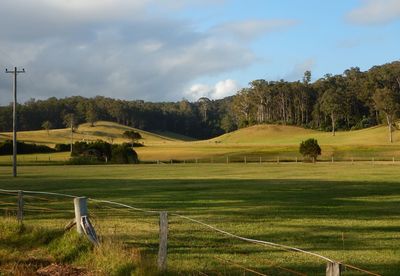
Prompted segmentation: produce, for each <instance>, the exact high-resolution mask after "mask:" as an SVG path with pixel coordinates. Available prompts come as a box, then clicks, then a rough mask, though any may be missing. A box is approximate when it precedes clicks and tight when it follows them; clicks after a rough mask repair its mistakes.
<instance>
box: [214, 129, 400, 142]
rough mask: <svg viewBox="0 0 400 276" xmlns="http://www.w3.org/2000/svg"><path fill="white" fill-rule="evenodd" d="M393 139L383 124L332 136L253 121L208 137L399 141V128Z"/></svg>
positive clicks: (298, 140)
mask: <svg viewBox="0 0 400 276" xmlns="http://www.w3.org/2000/svg"><path fill="white" fill-rule="evenodd" d="M393 137H394V143H392V144H390V143H389V141H388V130H387V127H385V126H376V127H371V128H367V129H362V130H354V131H339V132H336V135H335V136H332V134H331V133H330V132H322V131H316V130H310V129H304V128H301V127H295V126H282V125H255V126H251V127H247V128H243V129H239V130H237V131H234V132H230V133H227V134H224V135H222V136H219V137H217V138H214V139H211V140H209V141H211V142H215V143H226V144H231V143H237V144H267V145H270V146H273V145H276V146H279V145H298V144H299V143H300V142H301V141H303V140H306V139H308V138H315V139H317V140H318V142H319V143H320V144H323V145H340V146H345V145H358V146H360V145H365V146H367V145H400V134H399V131H395V132H394V133H393Z"/></svg>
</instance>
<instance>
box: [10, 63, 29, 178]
mask: <svg viewBox="0 0 400 276" xmlns="http://www.w3.org/2000/svg"><path fill="white" fill-rule="evenodd" d="M6 73H10V74H13V75H14V82H13V95H14V101H13V177H17V75H18V74H19V73H25V69H22V71H18V70H17V67H14V70H12V71H10V70H8V69H6Z"/></svg>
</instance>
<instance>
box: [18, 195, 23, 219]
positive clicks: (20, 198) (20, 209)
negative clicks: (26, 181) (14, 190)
mask: <svg viewBox="0 0 400 276" xmlns="http://www.w3.org/2000/svg"><path fill="white" fill-rule="evenodd" d="M23 218H24V193H23V192H22V191H18V211H17V220H18V222H20V223H22V220H23Z"/></svg>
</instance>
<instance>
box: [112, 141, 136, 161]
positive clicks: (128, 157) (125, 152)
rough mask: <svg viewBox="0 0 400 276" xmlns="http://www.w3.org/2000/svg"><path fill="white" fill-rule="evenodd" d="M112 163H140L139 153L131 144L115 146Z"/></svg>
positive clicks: (113, 147)
mask: <svg viewBox="0 0 400 276" xmlns="http://www.w3.org/2000/svg"><path fill="white" fill-rule="evenodd" d="M111 156H112V158H111V161H112V162H113V163H117V164H130V163H138V162H139V160H138V156H137V153H136V152H135V151H134V150H133V149H132V148H131V147H130V146H129V144H126V143H124V144H122V145H113V146H112V154H111Z"/></svg>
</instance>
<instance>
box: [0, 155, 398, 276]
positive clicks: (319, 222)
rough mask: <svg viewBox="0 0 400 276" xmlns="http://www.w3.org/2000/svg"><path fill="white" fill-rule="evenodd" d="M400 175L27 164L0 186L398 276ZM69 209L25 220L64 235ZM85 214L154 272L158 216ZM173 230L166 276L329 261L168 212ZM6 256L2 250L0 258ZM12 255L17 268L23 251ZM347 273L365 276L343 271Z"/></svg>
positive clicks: (329, 169)
mask: <svg viewBox="0 0 400 276" xmlns="http://www.w3.org/2000/svg"><path fill="white" fill-rule="evenodd" d="M399 169H400V166H399V165H393V164H390V165H389V164H375V165H372V164H368V163H365V164H362V163H355V164H353V165H352V164H350V163H334V164H316V165H314V164H300V163H299V164H295V163H291V164H283V163H281V164H263V165H260V164H247V165H243V164H229V165H226V164H180V165H139V166H51V167H38V166H30V167H21V168H20V176H19V177H18V178H17V179H11V178H10V177H9V176H8V175H10V174H11V168H10V167H0V187H1V188H4V189H25V190H42V191H53V192H62V193H68V194H73V195H85V196H89V197H91V198H95V199H106V200H113V201H118V202H122V203H126V204H130V205H132V206H136V207H139V208H145V209H155V210H167V211H169V212H175V213H179V214H184V215H187V216H190V217H191V218H195V219H198V220H201V221H204V222H206V223H209V224H210V225H213V226H216V227H219V228H221V229H224V230H227V231H230V232H232V233H234V234H238V235H242V236H245V237H249V238H256V239H261V240H266V241H271V242H276V243H280V244H284V245H289V246H294V247H298V248H302V249H305V250H309V251H312V252H315V253H319V254H322V255H324V256H327V257H329V258H332V259H335V260H339V261H342V262H344V263H349V264H351V265H355V266H357V267H361V268H364V269H367V270H369V271H373V272H376V273H379V274H382V275H398V274H399V271H400V250H399V248H400V231H399V229H400V209H399V208H398V206H399V202H400V180H399V176H400V173H399ZM3 197H4V198H3V199H2V202H3V203H4V202H6V201H7V200H8V202H12V201H10V200H12V197H10V196H8V197H7V195H3ZM1 208H2V212H3V214H5V213H6V212H7V214H9V215H10V214H12V212H13V209H12V205H11V207H5V206H4V205H2V207H1ZM7 208H8V209H7ZM72 208H73V207H72V202H71V200H70V199H63V198H54V197H46V198H45V199H44V198H43V197H42V196H41V197H31V198H30V197H27V205H26V209H27V212H26V219H25V223H26V225H33V226H35V225H36V226H39V224H40V226H41V227H47V228H60V227H62V226H63V225H65V224H66V223H67V222H68V221H69V219H70V218H71V217H72V216H73V213H72V210H73V209H72ZM89 208H90V211H91V214H92V218H93V221H94V224H95V227H96V229H97V231H98V233H99V234H100V235H101V236H103V237H105V238H108V239H111V240H113V239H115V240H116V241H118V242H123V243H124V246H127V247H129V248H137V249H139V250H140V252H141V254H142V255H143V256H146V258H145V259H146V260H148V263H149V264H153V265H154V263H155V258H156V254H157V239H158V237H157V234H158V220H157V219H158V218H157V216H155V215H151V214H145V213H141V212H135V211H127V210H126V209H122V208H117V207H115V206H111V205H107V204H102V203H98V202H94V201H90V204H89ZM5 209H7V211H6V210H5ZM3 218H4V217H3ZM4 221H5V219H4V220H3V219H2V222H4ZM169 224H170V227H169V255H168V266H169V271H170V273H171V274H172V275H176V274H184V275H187V274H193V275H198V274H200V273H206V274H209V275H216V274H218V273H220V274H224V273H225V274H228V275H236V274H237V275H243V272H244V271H243V269H242V268H238V267H237V266H235V265H233V264H232V263H231V262H234V263H235V264H239V265H241V266H244V267H247V268H251V269H254V270H257V271H259V272H263V273H265V274H267V275H300V274H294V273H303V274H308V275H324V273H325V262H324V261H321V260H319V259H317V258H313V257H309V256H306V255H303V254H299V253H293V252H286V251H282V250H278V249H275V248H269V247H263V246H259V245H253V244H248V243H245V242H242V241H237V240H235V239H232V238H228V237H225V236H223V235H221V234H218V233H215V232H213V231H210V230H208V229H206V228H204V227H203V226H201V225H197V224H194V223H192V222H189V221H186V220H184V219H182V218H179V217H177V216H174V215H172V214H170V216H169ZM7 250H10V249H9V248H7V246H5V245H4V244H3V243H1V244H0V253H1V252H3V254H6V253H7V252H8V251H7ZM14 256H15V259H14V261H18V258H19V257H20V256H21V254H18V253H15V254H14ZM10 261H11V260H10ZM73 262H76V263H77V264H79V260H73ZM150 266H151V265H150ZM344 275H363V274H359V273H356V272H354V271H353V270H347V271H346V272H345V274H344Z"/></svg>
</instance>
